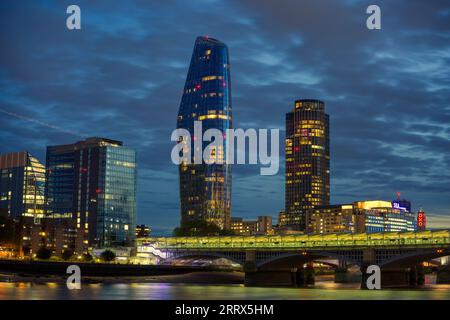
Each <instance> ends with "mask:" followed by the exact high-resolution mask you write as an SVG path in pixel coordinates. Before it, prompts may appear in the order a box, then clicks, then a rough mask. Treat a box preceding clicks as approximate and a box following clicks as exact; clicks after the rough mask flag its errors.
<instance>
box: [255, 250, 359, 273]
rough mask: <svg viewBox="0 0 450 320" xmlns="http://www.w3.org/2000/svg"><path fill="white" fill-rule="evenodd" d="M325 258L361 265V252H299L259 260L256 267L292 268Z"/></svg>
mask: <svg viewBox="0 0 450 320" xmlns="http://www.w3.org/2000/svg"><path fill="white" fill-rule="evenodd" d="M326 258H331V259H337V260H341V261H346V262H347V263H350V264H354V265H361V261H362V260H361V259H362V252H353V255H352V254H351V253H350V254H349V253H342V252H333V251H320V252H306V253H305V254H304V253H301V252H286V253H283V254H280V255H276V256H273V257H270V258H267V259H265V260H260V261H258V262H257V264H256V266H257V267H258V268H260V269H270V268H294V267H298V266H301V265H303V264H305V263H308V262H312V261H315V260H319V259H326Z"/></svg>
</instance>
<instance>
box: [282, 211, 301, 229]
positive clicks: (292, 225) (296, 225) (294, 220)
mask: <svg viewBox="0 0 450 320" xmlns="http://www.w3.org/2000/svg"><path fill="white" fill-rule="evenodd" d="M305 224H306V216H303V215H299V214H298V213H288V212H286V211H281V212H280V213H279V214H278V228H279V230H291V231H304V228H303V225H305Z"/></svg>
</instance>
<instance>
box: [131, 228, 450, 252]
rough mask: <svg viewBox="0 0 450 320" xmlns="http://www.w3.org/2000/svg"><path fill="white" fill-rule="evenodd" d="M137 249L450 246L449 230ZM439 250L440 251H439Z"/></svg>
mask: <svg viewBox="0 0 450 320" xmlns="http://www.w3.org/2000/svg"><path fill="white" fill-rule="evenodd" d="M137 241H138V247H145V246H151V247H154V248H158V249H160V250H168V249H192V250H201V249H215V250H230V249H233V250H239V249H244V250H245V249H268V250H270V249H275V250H278V249H289V250H292V249H300V250H309V249H323V248H333V249H342V250H348V249H352V248H364V247H374V248H376V247H383V248H384V247H402V248H406V247H413V248H415V247H430V246H433V247H434V246H438V247H442V246H444V247H445V246H450V230H438V231H419V232H385V233H369V234H368V233H359V234H326V235H283V236H280V235H267V236H222V237H219V236H218V237H167V238H146V239H138V240H137ZM441 250H442V249H441Z"/></svg>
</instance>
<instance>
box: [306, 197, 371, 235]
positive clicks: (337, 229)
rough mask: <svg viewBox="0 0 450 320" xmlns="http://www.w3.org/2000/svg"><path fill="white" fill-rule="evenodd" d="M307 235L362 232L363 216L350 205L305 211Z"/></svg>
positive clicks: (329, 206)
mask: <svg viewBox="0 0 450 320" xmlns="http://www.w3.org/2000/svg"><path fill="white" fill-rule="evenodd" d="M307 217H308V218H307V221H308V228H307V232H308V233H320V234H328V233H341V232H349V233H356V232H362V230H364V216H363V215H362V214H359V212H358V211H357V210H356V209H355V208H354V206H353V205H352V204H338V205H328V206H317V207H315V208H314V209H310V210H308V211H307Z"/></svg>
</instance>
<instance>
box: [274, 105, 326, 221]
mask: <svg viewBox="0 0 450 320" xmlns="http://www.w3.org/2000/svg"><path fill="white" fill-rule="evenodd" d="M285 150H286V157H285V158H286V160H285V161H286V169H285V170H286V172H285V189H286V192H285V210H286V213H285V214H284V215H282V217H281V218H282V220H283V224H284V225H286V226H289V228H291V229H294V230H305V229H306V210H309V209H312V208H314V207H315V206H321V205H328V204H329V203H330V138H329V116H328V114H326V113H325V104H324V103H323V102H322V101H320V100H309V99H304V100H297V101H295V107H294V110H293V111H291V112H288V113H287V114H286V143H285Z"/></svg>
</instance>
